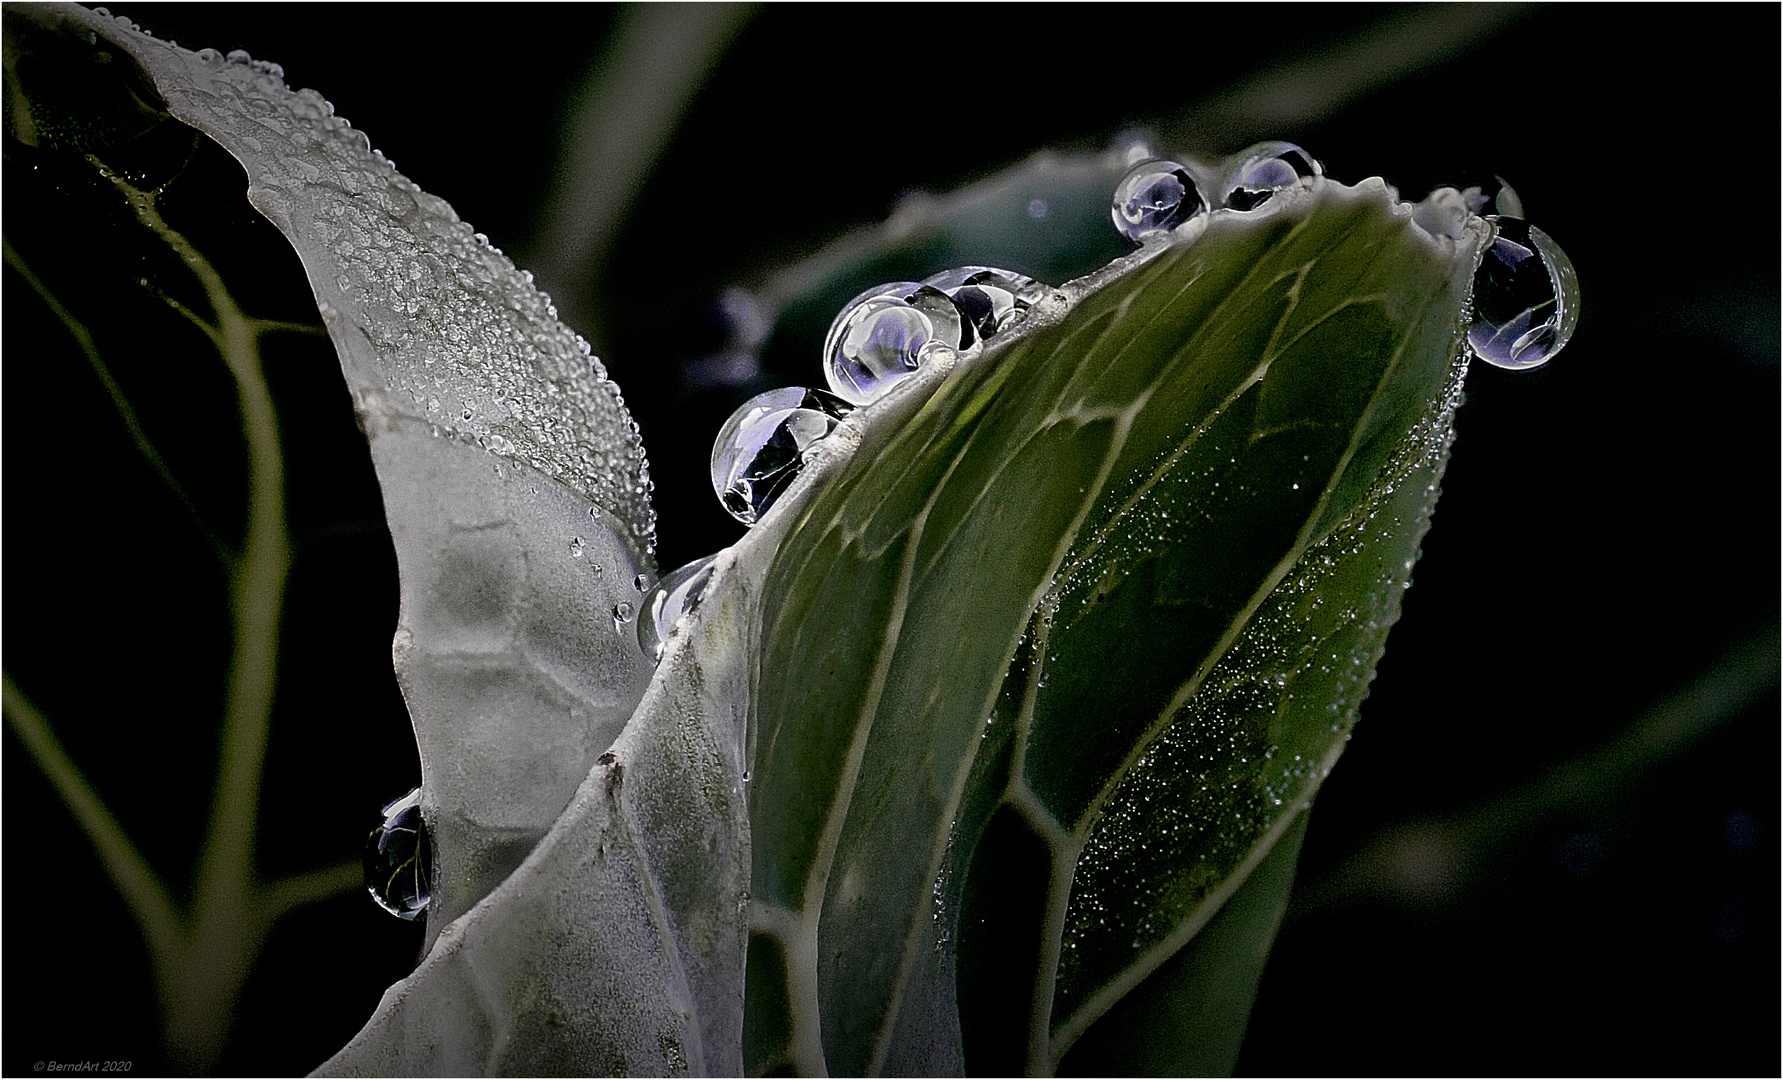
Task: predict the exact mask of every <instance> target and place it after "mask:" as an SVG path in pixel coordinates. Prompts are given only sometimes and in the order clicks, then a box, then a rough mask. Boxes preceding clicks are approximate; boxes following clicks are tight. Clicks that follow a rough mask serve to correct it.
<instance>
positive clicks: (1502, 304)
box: [1467, 218, 1579, 371]
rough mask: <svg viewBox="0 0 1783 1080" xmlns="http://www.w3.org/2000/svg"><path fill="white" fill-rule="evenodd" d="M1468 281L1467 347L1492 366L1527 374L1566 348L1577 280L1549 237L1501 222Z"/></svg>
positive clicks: (1574, 317)
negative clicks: (1470, 286)
mask: <svg viewBox="0 0 1783 1080" xmlns="http://www.w3.org/2000/svg"><path fill="white" fill-rule="evenodd" d="M1497 231H1498V234H1497V236H1495V237H1494V238H1493V240H1492V245H1491V246H1490V247H1489V248H1487V249H1486V254H1485V257H1484V258H1483V259H1481V260H1480V268H1479V269H1478V270H1477V271H1475V272H1474V279H1473V322H1472V324H1471V325H1470V326H1469V327H1468V328H1467V345H1468V348H1470V349H1472V350H1473V354H1474V355H1475V356H1477V357H1479V358H1480V359H1481V360H1484V361H1485V362H1486V363H1488V364H1491V365H1493V366H1494V367H1501V368H1505V369H1507V370H1510V371H1527V370H1529V369H1530V368H1535V367H1540V366H1541V365H1542V364H1545V363H1547V362H1548V361H1549V360H1551V359H1553V358H1554V354H1555V353H1557V352H1559V351H1560V350H1561V349H1563V348H1565V347H1566V343H1567V341H1568V340H1570V339H1571V338H1572V335H1573V330H1574V329H1575V328H1576V327H1577V326H1578V324H1579V278H1578V274H1577V273H1575V272H1574V270H1573V265H1572V261H1571V260H1570V259H1568V258H1567V257H1566V252H1564V251H1562V250H1560V245H1559V244H1556V243H1555V242H1554V240H1553V238H1552V237H1550V236H1549V235H1548V234H1547V233H1545V232H1542V231H1541V230H1540V229H1538V228H1536V227H1535V226H1533V225H1531V224H1529V223H1528V222H1526V221H1522V220H1520V219H1517V218H1502V219H1500V220H1499V222H1498V223H1497Z"/></svg>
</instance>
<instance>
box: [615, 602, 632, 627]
mask: <svg viewBox="0 0 1783 1080" xmlns="http://www.w3.org/2000/svg"><path fill="white" fill-rule="evenodd" d="M634 614H636V611H635V610H634V609H633V608H632V606H631V604H630V603H629V602H627V601H624V600H621V601H619V603H617V604H614V605H613V629H614V631H615V632H617V633H621V634H623V633H625V624H626V623H628V622H631V619H632V616H633V615H634Z"/></svg>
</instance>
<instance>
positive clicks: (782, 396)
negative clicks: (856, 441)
mask: <svg viewBox="0 0 1783 1080" xmlns="http://www.w3.org/2000/svg"><path fill="white" fill-rule="evenodd" d="M852 411H853V407H852V406H851V405H849V404H848V403H847V402H846V401H843V400H842V399H841V398H838V397H836V396H835V395H834V394H827V393H825V392H823V391H822V390H806V389H803V388H801V387H797V386H788V387H784V388H782V389H779V390H769V391H768V392H767V393H765V394H757V395H756V396H755V397H752V398H750V399H749V400H748V401H745V402H744V403H743V404H742V405H741V406H740V407H739V408H738V409H737V411H736V412H734V413H732V414H731V416H730V419H728V420H726V421H725V422H724V426H723V427H721V428H719V429H718V438H717V440H716V441H715V442H713V444H712V490H713V491H715V492H717V493H718V501H719V502H721V503H723V504H724V508H725V510H726V511H728V512H729V513H730V515H731V517H734V518H736V519H737V520H738V521H741V522H742V523H743V524H745V525H753V524H755V523H756V522H757V521H759V520H760V519H761V516H762V515H763V514H765V513H767V512H768V507H770V506H772V505H774V501H775V500H776V499H778V498H779V497H780V495H781V493H782V492H784V491H785V490H786V489H787V487H788V486H789V485H790V484H791V483H792V481H793V478H794V477H796V476H798V475H799V470H800V469H802V468H803V467H804V465H805V459H806V457H807V455H808V454H809V453H810V451H811V448H812V447H814V446H815V445H817V443H818V441H819V440H821V439H823V438H824V437H825V436H827V435H828V434H829V433H830V432H832V431H834V430H835V429H836V424H837V422H838V421H840V420H841V419H842V418H843V417H844V416H847V415H848V414H849V413H850V412H852Z"/></svg>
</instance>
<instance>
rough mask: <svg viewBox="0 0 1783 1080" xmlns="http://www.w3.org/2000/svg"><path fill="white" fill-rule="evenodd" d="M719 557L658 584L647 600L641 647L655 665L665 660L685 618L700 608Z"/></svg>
mask: <svg viewBox="0 0 1783 1080" xmlns="http://www.w3.org/2000/svg"><path fill="white" fill-rule="evenodd" d="M716 558H718V556H716V555H707V556H705V557H704V558H700V559H695V560H694V561H692V562H690V563H688V564H687V565H686V566H683V567H681V568H680V569H679V570H676V571H674V572H672V573H670V574H667V575H665V576H664V577H663V579H662V580H661V581H659V582H657V583H656V586H655V588H653V589H651V590H650V592H649V593H647V594H646V595H645V597H644V609H643V617H642V618H640V619H639V620H638V644H639V645H640V646H642V647H643V649H644V655H645V656H648V657H649V658H650V659H651V660H653V661H661V660H662V651H663V648H664V647H665V646H666V645H667V644H668V640H669V635H670V634H672V633H674V632H675V624H676V623H677V622H679V621H680V619H681V616H683V615H685V614H687V613H688V612H690V611H692V610H693V609H694V608H696V607H698V606H699V604H700V597H701V595H703V594H704V593H705V591H706V583H707V582H708V581H710V580H711V579H712V561H713V560H714V559H716Z"/></svg>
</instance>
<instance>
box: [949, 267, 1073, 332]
mask: <svg viewBox="0 0 1783 1080" xmlns="http://www.w3.org/2000/svg"><path fill="white" fill-rule="evenodd" d="M922 283H923V284H924V285H928V286H930V287H932V288H936V289H939V290H941V291H942V292H943V293H946V294H947V296H948V298H949V299H951V300H952V301H953V303H954V306H955V307H957V308H959V309H960V314H961V315H962V316H964V317H965V319H966V323H967V326H968V327H969V329H970V333H968V334H965V335H963V336H965V337H974V336H975V337H977V338H978V339H979V340H983V339H984V338H988V337H991V336H992V335H994V334H997V333H999V332H1001V331H1002V330H1004V329H1007V328H1008V327H1009V325H1010V324H1011V323H1013V322H1015V321H1016V320H1018V319H1020V318H1021V317H1022V316H1023V315H1025V314H1027V311H1028V309H1029V308H1031V307H1033V306H1034V304H1036V303H1037V302H1039V300H1040V298H1041V297H1043V296H1045V295H1046V294H1047V292H1048V291H1050V287H1049V286H1047V285H1045V284H1042V283H1041V282H1038V281H1035V280H1034V279H1033V278H1031V277H1028V276H1026V275H1024V274H1017V273H1015V272H1014V271H1011V270H999V269H997V268H996V267H994V266H962V267H959V268H958V269H954V270H943V271H942V272H941V273H939V274H933V275H931V276H929V277H926V278H923V279H922Z"/></svg>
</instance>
